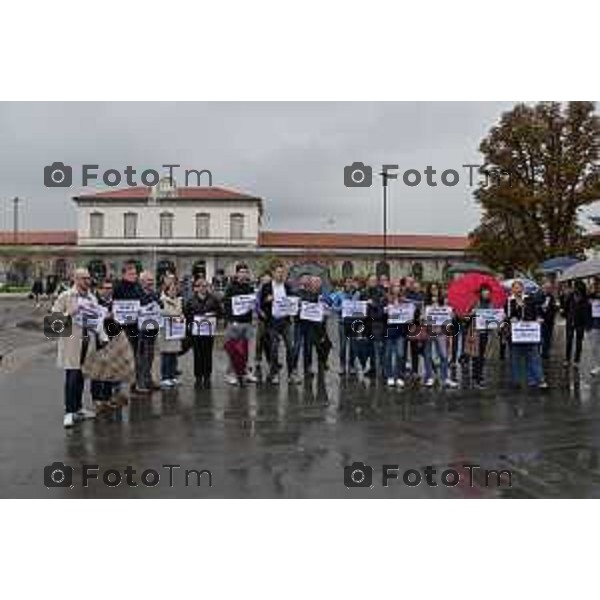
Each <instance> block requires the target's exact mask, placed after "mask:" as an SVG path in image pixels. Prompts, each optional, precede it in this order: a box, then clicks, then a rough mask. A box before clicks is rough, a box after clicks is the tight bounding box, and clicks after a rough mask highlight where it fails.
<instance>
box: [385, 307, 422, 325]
mask: <svg viewBox="0 0 600 600" xmlns="http://www.w3.org/2000/svg"><path fill="white" fill-rule="evenodd" d="M415 308H416V307H415V305H414V304H413V303H412V302H401V303H400V304H388V305H387V306H386V307H385V312H386V313H387V316H388V324H389V325H402V324H403V323H411V322H412V321H413V319H414V318H415Z"/></svg>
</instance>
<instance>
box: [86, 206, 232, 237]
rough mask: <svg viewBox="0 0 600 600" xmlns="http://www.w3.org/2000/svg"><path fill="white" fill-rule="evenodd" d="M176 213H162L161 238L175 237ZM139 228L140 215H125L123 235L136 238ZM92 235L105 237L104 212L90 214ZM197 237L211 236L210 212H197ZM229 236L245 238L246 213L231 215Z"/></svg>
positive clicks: (130, 213)
mask: <svg viewBox="0 0 600 600" xmlns="http://www.w3.org/2000/svg"><path fill="white" fill-rule="evenodd" d="M174 221H175V215H174V214H173V213H161V214H160V232H159V235H160V237H161V238H172V237H173V223H174ZM137 229H138V215H137V213H134V212H127V213H125V214H124V215H123V237H125V238H136V237H137ZM90 237H92V238H102V237H104V214H103V213H101V212H93V213H91V214H90ZM196 237H197V238H201V239H202V238H209V237H210V215H209V214H208V213H198V214H196ZM229 237H230V238H231V239H232V240H241V239H243V238H244V215H242V214H240V213H233V214H231V215H230V216H229Z"/></svg>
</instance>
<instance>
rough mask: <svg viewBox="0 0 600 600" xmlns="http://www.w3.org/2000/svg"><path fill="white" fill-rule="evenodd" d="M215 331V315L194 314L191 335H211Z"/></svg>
mask: <svg viewBox="0 0 600 600" xmlns="http://www.w3.org/2000/svg"><path fill="white" fill-rule="evenodd" d="M216 332H217V317H215V316H212V315H195V316H194V322H193V324H192V335H193V336H199V337H212V336H214V335H215V334H216Z"/></svg>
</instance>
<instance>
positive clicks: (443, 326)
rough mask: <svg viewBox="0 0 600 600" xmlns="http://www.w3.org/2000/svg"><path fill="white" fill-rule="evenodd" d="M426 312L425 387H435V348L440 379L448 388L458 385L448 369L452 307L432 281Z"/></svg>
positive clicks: (428, 291) (427, 297) (428, 292)
mask: <svg viewBox="0 0 600 600" xmlns="http://www.w3.org/2000/svg"><path fill="white" fill-rule="evenodd" d="M425 314H426V324H427V329H428V335H427V340H426V342H425V387H433V385H434V377H433V350H434V349H435V351H436V354H437V356H438V359H439V369H440V373H439V374H440V379H441V383H442V385H444V386H445V387H448V388H456V387H458V383H456V381H453V380H452V379H451V378H450V375H449V371H448V340H449V336H448V331H447V330H448V325H451V324H452V309H451V308H450V307H448V306H446V300H445V298H444V294H443V293H442V289H441V287H440V286H439V285H437V284H436V283H432V284H431V285H430V286H429V288H428V290H427V295H426V297H425Z"/></svg>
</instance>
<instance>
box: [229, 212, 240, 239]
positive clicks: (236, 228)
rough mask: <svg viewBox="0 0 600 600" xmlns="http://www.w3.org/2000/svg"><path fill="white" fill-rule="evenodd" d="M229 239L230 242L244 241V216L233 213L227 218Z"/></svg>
mask: <svg viewBox="0 0 600 600" xmlns="http://www.w3.org/2000/svg"><path fill="white" fill-rule="evenodd" d="M229 237H230V238H231V239H232V240H242V239H244V215H242V214H240V213H233V214H232V215H231V216H230V217H229Z"/></svg>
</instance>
